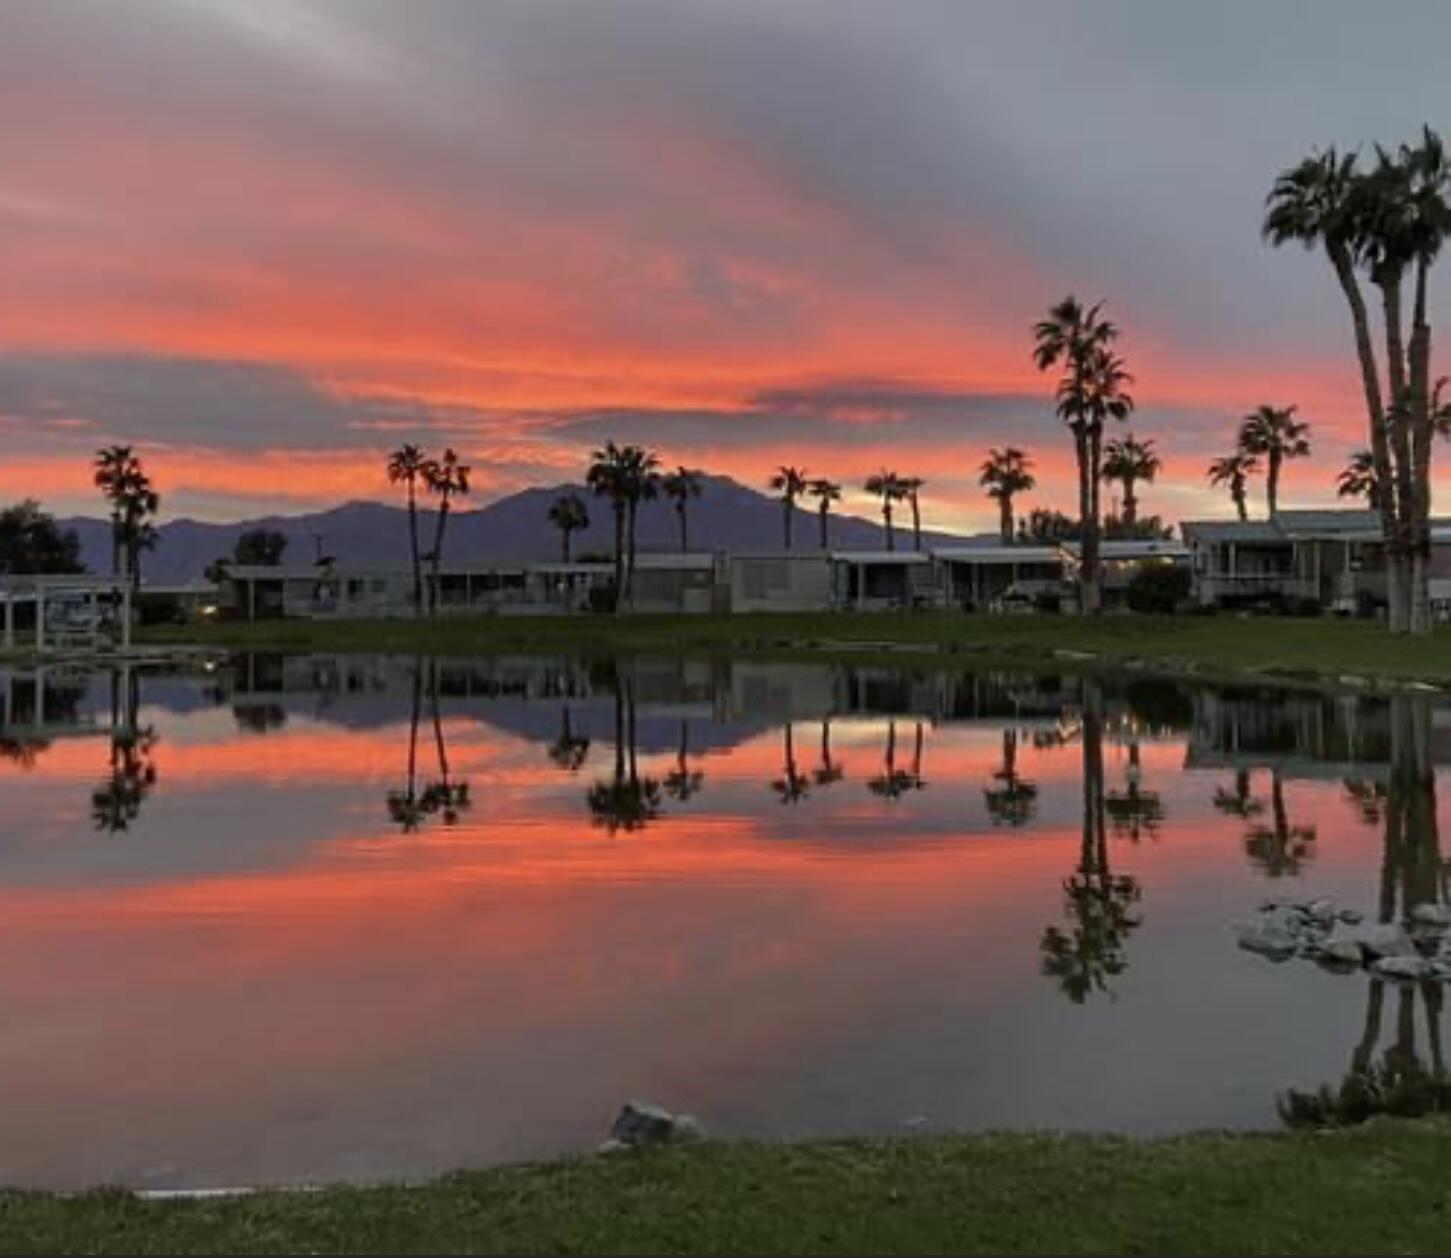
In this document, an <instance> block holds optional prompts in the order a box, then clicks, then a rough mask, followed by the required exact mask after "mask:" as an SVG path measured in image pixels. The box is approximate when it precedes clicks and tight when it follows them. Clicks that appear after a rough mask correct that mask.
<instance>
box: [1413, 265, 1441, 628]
mask: <svg viewBox="0 0 1451 1258" xmlns="http://www.w3.org/2000/svg"><path fill="white" fill-rule="evenodd" d="M1429 271H1430V263H1429V261H1428V260H1427V259H1426V258H1425V257H1424V256H1423V257H1421V258H1418V259H1417V261H1416V288H1415V299H1414V303H1413V306H1412V315H1411V346H1410V355H1409V357H1410V384H1409V389H1410V412H1411V476H1410V480H1411V511H1410V513H1409V514H1410V520H1409V525H1410V528H1409V532H1410V543H1411V564H1410V568H1411V571H1410V585H1411V588H1410V594H1409V598H1408V602H1409V605H1410V606H1409V617H1408V619H1409V627H1410V630H1411V632H1412V633H1430V632H1431V599H1430V585H1429V580H1430V568H1431V446H1432V440H1433V437H1434V436H1435V432H1434V428H1433V425H1432V420H1431V328H1430V325H1429V323H1428V322H1427V320H1426V283H1427V279H1428V275H1429Z"/></svg>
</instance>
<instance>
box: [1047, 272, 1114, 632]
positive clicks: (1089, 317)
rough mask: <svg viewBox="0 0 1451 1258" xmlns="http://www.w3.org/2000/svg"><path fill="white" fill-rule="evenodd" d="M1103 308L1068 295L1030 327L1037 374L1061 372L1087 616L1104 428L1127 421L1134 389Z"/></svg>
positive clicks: (1060, 404)
mask: <svg viewBox="0 0 1451 1258" xmlns="http://www.w3.org/2000/svg"><path fill="white" fill-rule="evenodd" d="M1102 309H1103V303H1102V302H1098V303H1095V304H1094V305H1092V306H1084V305H1083V303H1081V302H1080V301H1079V300H1078V299H1077V298H1076V297H1074V296H1072V295H1071V294H1070V295H1069V296H1067V297H1065V298H1064V299H1063V300H1062V301H1060V302H1059V303H1058V304H1057V305H1056V306H1054V307H1052V308H1051V309H1050V310H1049V311H1048V317H1047V318H1046V319H1043V320H1041V321H1040V322H1039V323H1037V324H1036V325H1035V326H1034V329H1033V338H1034V349H1033V359H1034V362H1035V363H1036V364H1037V367H1038V370H1039V371H1047V370H1049V369H1050V368H1052V367H1055V366H1059V365H1060V364H1061V366H1062V372H1061V374H1060V376H1059V379H1058V386H1057V389H1056V391H1055V396H1056V398H1057V406H1056V410H1057V414H1058V417H1059V419H1061V420H1062V421H1063V422H1064V423H1065V424H1066V425H1067V427H1068V430H1069V432H1071V433H1072V434H1073V450H1074V455H1075V457H1076V458H1077V461H1078V507H1079V511H1078V514H1079V520H1080V523H1081V529H1082V533H1083V540H1082V552H1081V556H1080V563H1079V605H1080V607H1081V608H1082V610H1083V611H1084V612H1086V613H1089V614H1093V613H1096V612H1097V611H1098V610H1099V606H1100V603H1101V601H1102V600H1101V595H1100V580H1099V562H1098V551H1099V534H1100V531H1101V529H1100V523H1099V519H1100V513H1099V497H1098V485H1099V480H1100V477H1101V474H1102V466H1101V465H1102V459H1103V426H1104V423H1105V421H1107V420H1109V419H1118V420H1123V419H1127V418H1128V417H1129V415H1130V414H1132V413H1133V409H1134V401H1133V398H1132V397H1131V396H1130V395H1129V393H1128V386H1129V385H1130V384H1132V383H1133V377H1132V376H1130V375H1129V373H1128V370H1127V368H1126V366H1125V365H1124V361H1123V359H1122V358H1120V357H1119V356H1118V355H1117V354H1115V353H1114V352H1113V345H1114V342H1115V341H1116V340H1117V339H1118V334H1119V333H1118V327H1117V326H1116V325H1115V324H1113V323H1112V322H1110V321H1109V320H1108V319H1105V318H1104V317H1103V316H1102V313H1101V311H1102Z"/></svg>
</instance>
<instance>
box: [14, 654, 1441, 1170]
mask: <svg viewBox="0 0 1451 1258" xmlns="http://www.w3.org/2000/svg"><path fill="white" fill-rule="evenodd" d="M1447 764H1451V710H1448V709H1446V708H1444V707H1438V706H1434V705H1433V703H1432V700H1431V699H1430V698H1429V697H1427V696H1422V695H1414V696H1398V697H1396V698H1393V699H1391V698H1369V697H1363V698H1357V697H1353V696H1352V697H1346V696H1327V695H1317V694H1308V693H1298V694H1297V693H1288V692H1280V691H1275V690H1273V689H1269V688H1258V687H1253V686H1247V687H1244V688H1240V689H1233V690H1223V689H1219V690H1216V689H1211V688H1206V687H1189V686H1180V685H1176V684H1174V683H1170V682H1166V681H1162V680H1155V679H1150V678H1147V677H1119V678H1111V677H1104V678H1097V679H1084V678H1082V677H1075V676H1062V677H1055V676H1034V675H1026V674H1011V673H1000V672H971V671H965V670H962V669H956V670H942V669H939V668H935V667H933V666H931V665H930V664H929V663H927V662H925V661H922V662H916V661H914V660H912V659H911V658H910V657H898V656H893V655H890V654H884V656H883V658H882V662H881V664H880V665H879V666H873V667H858V666H848V665H846V664H844V663H833V662H830V661H827V660H823V661H821V662H811V663H777V662H770V661H763V660H756V659H736V660H730V659H712V660H695V659H687V660H681V659H673V658H657V657H648V656H646V657H638V658H629V659H619V660H614V659H608V658H600V659H568V658H562V657H560V658H544V657H539V658H530V657H522V656H512V657H485V658H478V659H454V658H450V659H439V660H434V659H428V658H413V657H370V656H348V657H327V656H275V655H274V656H241V657H237V658H234V659H231V660H228V661H225V662H223V663H219V664H216V665H214V666H212V667H210V668H208V669H206V670H201V669H198V670H196V671H166V670H156V671H142V670H138V669H131V670H123V671H116V672H114V673H112V672H83V671H70V672H68V671H65V670H63V669H60V668H51V669H49V670H47V671H46V672H45V673H44V674H43V675H41V676H39V677H38V676H37V675H36V674H35V673H34V672H33V671H22V670H18V669H13V670H10V671H9V672H5V671H4V670H0V800H3V814H0V815H3V820H0V1113H3V1114H4V1115H5V1119H4V1133H5V1134H4V1139H3V1140H0V1182H3V1183H8V1184H22V1185H37V1186H54V1187H77V1186H83V1185H90V1184H96V1183H101V1182H108V1183H125V1184H129V1185H133V1186H138V1187H174V1186H208V1185H239V1184H251V1183H258V1182H264V1181H265V1182H278V1183H283V1182H298V1181H316V1180H335V1179H355V1180H371V1179H378V1178H384V1177H417V1176H423V1175H427V1174H430V1173H434V1172H438V1171H442V1170H446V1169H450V1168H454V1167H457V1166H461V1165H478V1164H483V1163H488V1162H497V1161H508V1160H521V1159H528V1158H536V1157H544V1156H553V1155H559V1154H565V1153H571V1152H578V1151H588V1150H590V1149H592V1148H593V1147H594V1146H595V1145H596V1144H597V1143H598V1142H599V1141H600V1140H601V1139H603V1138H604V1137H605V1135H606V1134H607V1133H608V1128H609V1124H610V1121H611V1119H612V1118H613V1115H614V1113H615V1112H616V1110H617V1109H618V1108H619V1106H620V1105H621V1103H623V1102H624V1101H626V1100H627V1099H631V1098H643V1099H649V1100H652V1101H655V1102H657V1103H659V1104H662V1105H665V1106H666V1107H668V1108H671V1109H676V1110H685V1111H689V1112H691V1113H694V1114H696V1115H698V1116H699V1117H700V1118H701V1119H702V1121H703V1122H704V1123H705V1124H706V1126H707V1127H708V1129H709V1130H710V1131H711V1132H712V1133H714V1134H718V1135H721V1136H727V1137H755V1136H760V1137H788V1136H791V1137H795V1136H825V1135H841V1134H881V1133H908V1132H917V1131H934V1130H945V1129H974V1128H993V1127H1007V1126H1012V1127H1066V1128H1089V1129H1102V1130H1112V1131H1121V1132H1135V1133H1162V1132H1173V1131H1178V1130H1184V1129H1190V1128H1202V1127H1234V1128H1272V1127H1275V1126H1276V1125H1278V1123H1279V1121H1280V1120H1279V1118H1278V1114H1277V1102H1278V1101H1279V1100H1280V1099H1281V1098H1282V1097H1283V1096H1284V1094H1285V1092H1286V1090H1287V1089H1290V1088H1313V1087H1318V1086H1319V1085H1320V1084H1322V1083H1327V1082H1329V1083H1335V1082H1336V1081H1338V1080H1340V1079H1341V1078H1342V1077H1344V1075H1345V1074H1346V1072H1347V1070H1348V1069H1349V1068H1350V1067H1351V1066H1352V1064H1354V1063H1357V1062H1360V1063H1364V1062H1366V1061H1379V1060H1382V1059H1386V1055H1387V1054H1389V1055H1390V1057H1389V1060H1395V1061H1400V1062H1402V1063H1405V1062H1407V1061H1412V1062H1416V1063H1421V1064H1423V1065H1424V1066H1426V1067H1430V1066H1432V1065H1437V1064H1439V1043H1440V1041H1439V1020H1440V1001H1441V994H1440V993H1441V988H1440V987H1439V986H1437V985H1435V984H1425V985H1414V984H1413V985H1405V986H1396V985H1393V984H1389V983H1386V982H1383V981H1382V980H1379V979H1373V978H1371V977H1369V976H1368V975H1367V974H1366V973H1365V972H1364V971H1354V972H1351V973H1335V972H1331V971H1330V970H1327V969H1324V968H1321V967H1319V966H1317V965H1316V964H1315V963H1313V962H1311V961H1307V960H1305V959H1303V958H1296V959H1292V960H1290V961H1287V962H1284V963H1280V964H1277V963H1275V962H1274V961H1272V960H1269V959H1267V958H1266V957H1263V956H1260V955H1255V954H1252V953H1249V952H1246V951H1244V950H1242V949H1240V948H1239V947H1238V946H1237V942H1236V935H1235V932H1234V927H1235V925H1236V923H1240V922H1243V921H1245V920H1247V919H1249V918H1252V917H1253V916H1254V915H1255V914H1256V912H1257V911H1258V910H1259V908H1260V906H1261V904H1262V902H1263V901H1265V900H1266V898H1271V899H1273V898H1293V899H1300V898H1306V897H1309V896H1313V895H1327V896H1331V897H1334V899H1335V900H1336V901H1337V902H1338V903H1339V904H1340V905H1343V906H1346V907H1348V908H1351V909H1355V910H1359V911H1361V912H1363V913H1364V914H1365V915H1366V916H1367V918H1368V919H1370V920H1376V919H1378V918H1379V919H1385V920H1389V919H1391V918H1399V916H1400V914H1401V913H1402V912H1403V911H1404V910H1405V909H1406V908H1407V907H1409V906H1410V905H1413V904H1416V903H1420V902H1422V901H1439V900H1442V899H1444V898H1445V886H1444V884H1445V881H1446V866H1445V865H1444V864H1443V863H1442V860H1441V856H1440V853H1439V850H1438V848H1437V839H1436V832H1437V825H1436V817H1437V799H1436V789H1437V778H1438V777H1441V776H1444V774H1445V772H1446V769H1445V767H1444V766H1446V765H1447ZM1443 785H1444V783H1443ZM1442 795H1443V797H1444V796H1445V795H1446V792H1444V791H1443V792H1442ZM1443 820H1444V818H1443Z"/></svg>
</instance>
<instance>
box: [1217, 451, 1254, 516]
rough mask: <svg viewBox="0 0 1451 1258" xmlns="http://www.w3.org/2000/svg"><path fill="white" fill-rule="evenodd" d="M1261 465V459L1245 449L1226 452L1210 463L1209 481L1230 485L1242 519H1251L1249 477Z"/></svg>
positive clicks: (1236, 507) (1231, 494) (1230, 492)
mask: <svg viewBox="0 0 1451 1258" xmlns="http://www.w3.org/2000/svg"><path fill="white" fill-rule="evenodd" d="M1259 467H1260V463H1259V460H1258V459H1257V458H1255V456H1254V455H1252V454H1246V453H1245V452H1244V451H1243V450H1236V451H1235V452H1234V453H1233V454H1226V455H1225V456H1224V457H1223V458H1222V459H1215V460H1214V462H1213V463H1211V464H1210V465H1209V483H1210V484H1211V485H1226V486H1228V487H1229V496H1230V499H1231V500H1232V501H1233V502H1234V506H1235V510H1236V511H1238V512H1239V518H1240V519H1241V520H1248V519H1249V500H1248V496H1247V494H1246V490H1247V489H1248V486H1249V478H1250V477H1251V476H1253V475H1254V474H1255V473H1256V472H1257V471H1259Z"/></svg>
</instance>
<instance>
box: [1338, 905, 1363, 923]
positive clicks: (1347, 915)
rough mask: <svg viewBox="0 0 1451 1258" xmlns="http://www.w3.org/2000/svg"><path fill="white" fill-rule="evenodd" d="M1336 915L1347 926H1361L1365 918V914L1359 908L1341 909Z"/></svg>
mask: <svg viewBox="0 0 1451 1258" xmlns="http://www.w3.org/2000/svg"><path fill="white" fill-rule="evenodd" d="M1336 916H1337V917H1338V918H1339V919H1340V920H1341V921H1342V922H1344V923H1345V924H1346V925H1347V926H1359V925H1360V923H1361V922H1363V921H1364V920H1365V914H1364V913H1362V912H1361V911H1360V910H1359V909H1341V910H1340V912H1339V913H1337V914H1336Z"/></svg>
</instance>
